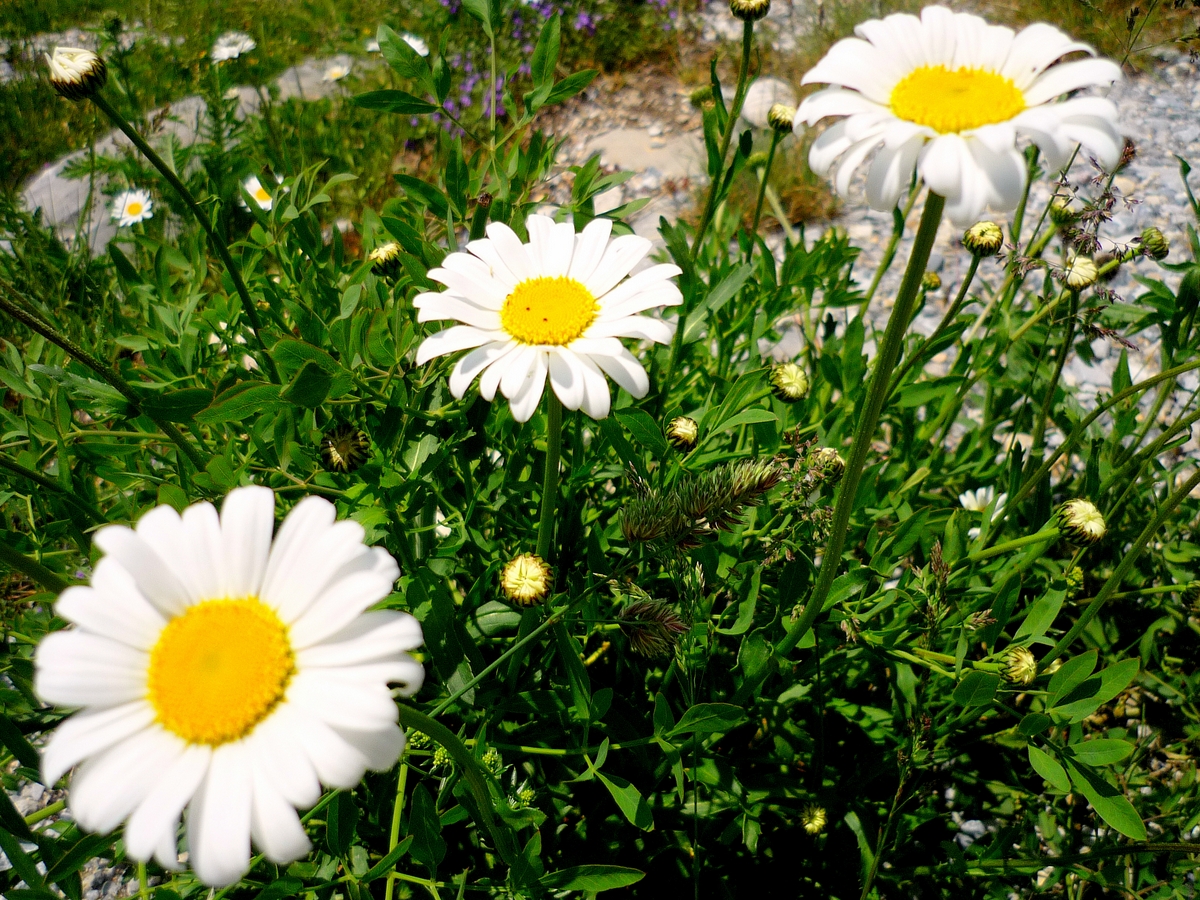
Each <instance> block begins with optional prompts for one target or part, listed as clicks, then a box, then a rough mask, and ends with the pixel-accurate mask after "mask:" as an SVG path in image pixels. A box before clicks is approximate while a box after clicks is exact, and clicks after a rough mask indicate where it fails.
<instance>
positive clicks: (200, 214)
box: [91, 93, 279, 384]
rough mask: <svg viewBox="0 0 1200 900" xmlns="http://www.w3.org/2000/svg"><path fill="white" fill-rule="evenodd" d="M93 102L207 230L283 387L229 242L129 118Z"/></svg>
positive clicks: (99, 99) (266, 365) (269, 369)
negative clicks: (226, 244)
mask: <svg viewBox="0 0 1200 900" xmlns="http://www.w3.org/2000/svg"><path fill="white" fill-rule="evenodd" d="M91 100H92V102H93V103H95V104H96V105H97V106H98V107H100V109H101V111H102V112H103V113H104V114H105V115H106V116H108V117H109V119H111V120H112V123H113V124H114V125H116V126H117V127H118V128H119V129H121V131H122V132H123V133H124V134H125V136H126V137H127V138H129V140H130V141H132V142H133V145H134V146H135V147H137V148H138V150H140V151H141V153H142V155H143V156H145V157H146V159H148V160H149V161H150V164H151V165H152V166H154V168H156V169H158V171H159V173H160V174H161V175H162V177H163V178H164V179H166V181H167V183H168V184H169V185H171V187H173V188H174V189H175V192H176V193H177V194H179V196H180V197H181V198H182V199H183V202H184V203H185V204H187V208H188V209H189V210H191V213H192V215H193V216H195V217H196V221H197V222H199V223H200V227H201V228H203V229H204V233H205V234H207V235H208V239H209V242H210V243H211V244H212V246H213V249H214V250H215V251H217V255H218V256H219V257H221V262H223V263H224V264H225V269H226V271H227V272H229V279H230V281H232V282H233V287H234V289H235V290H236V291H237V293H238V296H239V297H240V298H241V300H242V311H243V312H245V314H246V318H247V320H249V322H250V330H251V332H252V333H253V334H254V339H255V340H256V341H257V342H258V346H259V349H261V350H262V364H263V369H264V370H265V371H266V373H267V375H268V377H269V378H270V379H271V381H273V382H274V383H275V384H279V372H278V371H277V370H276V369H275V360H273V359H272V358H271V354H270V353H268V352H267V345H266V344H265V343H263V339H262V335H261V334H260V333H259V332H260V330H261V329H262V320H261V319H259V317H258V309H257V307H255V305H254V301H253V300H251V299H250V292H249V291H248V290H247V289H246V282H245V281H243V280H242V273H241V270H240V269H239V268H238V267H237V264H236V263H235V262H234V261H233V257H232V256H231V255H230V253H229V248H228V247H227V246H225V241H223V240H222V239H221V236H220V235H219V234H217V232H216V230H215V229H214V228H213V227H212V223H211V222H210V221H209V220H208V216H207V215H205V213H204V210H202V209H201V208H200V204H198V203H197V202H196V199H195V198H194V197H193V196H192V193H191V191H189V190H188V189H187V187H186V186H185V185H184V183H183V182H182V181H180V180H179V176H178V175H176V174H175V172H174V171H173V170H172V169H171V167H170V166H168V165H167V164H166V162H164V161H163V158H162V157H161V156H159V155H158V154H157V153H155V152H154V150H153V148H151V146H150V145H149V144H147V143H146V141H145V140H144V139H143V138H142V136H141V135H140V134H138V133H137V131H135V130H134V128H133V126H132V125H130V124H129V123H128V122H127V121H126V120H125V117H124V116H122V115H121V114H120V113H119V112H117V109H116V107H114V106H113V105H112V104H111V103H109V102H108V100H106V99H105V98H104V96H103V95H102V94H99V93H96V94H93V95H92V97H91Z"/></svg>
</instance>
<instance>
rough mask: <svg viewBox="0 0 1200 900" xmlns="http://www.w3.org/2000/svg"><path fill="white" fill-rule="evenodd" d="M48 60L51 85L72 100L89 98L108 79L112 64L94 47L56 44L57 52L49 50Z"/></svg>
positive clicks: (61, 94)
mask: <svg viewBox="0 0 1200 900" xmlns="http://www.w3.org/2000/svg"><path fill="white" fill-rule="evenodd" d="M46 64H47V65H48V66H49V67H50V86H51V87H52V88H54V90H56V91H57V92H58V93H59V95H60V96H62V97H66V98H67V99H68V100H86V99H87V98H88V97H92V96H94V95H95V94H96V92H97V91H99V90H100V88H102V87H104V83H105V82H106V81H108V67H107V66H106V65H105V64H104V60H103V59H101V58H100V57H99V56H97V55H96V54H95V53H93V52H92V51H91V50H81V49H79V48H78V47H55V48H54V55H53V56H50V55H48V54H47V56H46Z"/></svg>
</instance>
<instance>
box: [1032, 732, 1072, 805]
mask: <svg viewBox="0 0 1200 900" xmlns="http://www.w3.org/2000/svg"><path fill="white" fill-rule="evenodd" d="M1027 749H1028V750H1029V764H1030V765H1031V766H1033V771H1035V772H1037V773H1038V774H1039V775H1041V776H1042V778H1044V779H1046V781H1048V782H1049V783H1050V784H1051V785H1052V786H1053V787H1054V788H1055V789H1056V790H1059V791H1062V793H1064V794H1069V793H1071V780H1070V779H1069V778H1067V770H1066V769H1064V768H1063V767H1062V766H1061V765H1059V763H1058V760H1056V759H1055V758H1054V757H1053V756H1051V755H1050V754H1049V753H1047V752H1046V751H1045V750H1039V749H1038V748H1037V747H1035V746H1033V744H1030V745H1029V746H1028V748H1027Z"/></svg>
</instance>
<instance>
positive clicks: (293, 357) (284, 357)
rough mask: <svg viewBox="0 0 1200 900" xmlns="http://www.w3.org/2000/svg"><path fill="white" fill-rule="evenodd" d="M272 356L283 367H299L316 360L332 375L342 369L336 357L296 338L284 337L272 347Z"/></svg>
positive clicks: (289, 369)
mask: <svg viewBox="0 0 1200 900" xmlns="http://www.w3.org/2000/svg"><path fill="white" fill-rule="evenodd" d="M271 358H272V359H274V360H275V364H276V365H277V366H279V368H281V369H286V370H288V371H291V370H292V369H299V368H300V367H301V366H303V365H304V364H305V363H306V362H315V363H316V364H317V365H319V366H320V367H321V368H322V369H324V370H325V371H326V372H328V373H329V374H330V375H336V374H337V373H338V371H339V370H340V369H341V366H339V365H338V362H337V360H336V359H334V358H333V357H332V356H330V355H329V354H328V353H327V352H325V351H324V350H322V349H321V348H320V347H316V346H314V345H312V344H309V343H307V342H305V341H298V340H296V339H295V338H284V339H283V340H281V341H280V342H279V343H277V344H276V345H275V346H274V347H273V348H272V349H271Z"/></svg>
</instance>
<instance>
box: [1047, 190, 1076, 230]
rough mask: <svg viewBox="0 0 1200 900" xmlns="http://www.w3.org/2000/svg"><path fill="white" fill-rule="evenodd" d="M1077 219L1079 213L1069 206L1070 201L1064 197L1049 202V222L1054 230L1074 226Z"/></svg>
mask: <svg viewBox="0 0 1200 900" xmlns="http://www.w3.org/2000/svg"><path fill="white" fill-rule="evenodd" d="M1078 219H1079V213H1077V212H1076V211H1075V208H1074V207H1072V206H1071V201H1070V200H1069V199H1067V198H1066V197H1055V198H1054V199H1053V200H1051V201H1050V221H1051V222H1053V223H1054V225H1055V227H1056V228H1066V227H1067V226H1068V225H1074V224H1075V222H1076V221H1078Z"/></svg>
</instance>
